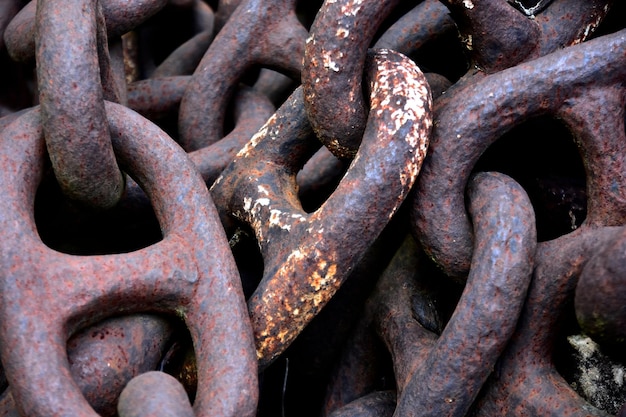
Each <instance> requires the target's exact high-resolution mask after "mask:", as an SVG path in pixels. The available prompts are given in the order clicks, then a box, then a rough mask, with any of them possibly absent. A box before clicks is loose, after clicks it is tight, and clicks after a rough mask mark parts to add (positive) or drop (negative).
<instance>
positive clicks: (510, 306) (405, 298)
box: [329, 173, 537, 416]
mask: <svg viewBox="0 0 626 417" xmlns="http://www.w3.org/2000/svg"><path fill="white" fill-rule="evenodd" d="M468 193H469V200H470V208H469V210H470V212H471V215H472V220H473V224H474V229H475V233H476V243H475V245H476V246H475V251H474V257H473V260H472V262H473V266H474V268H472V270H471V273H470V276H469V277H468V281H467V285H466V286H465V289H464V291H463V294H462V295H461V297H460V299H459V302H458V304H457V306H456V308H455V309H454V313H453V314H452V316H451V318H450V319H449V321H448V323H447V324H446V326H445V328H444V329H443V331H442V332H441V334H440V335H439V336H438V335H437V333H439V332H438V329H437V327H438V326H437V321H438V318H437V316H436V312H435V311H434V309H433V308H432V305H431V304H430V303H431V301H429V298H430V297H431V295H428V293H429V290H428V289H427V288H426V286H425V284H424V282H425V281H426V280H427V279H428V278H427V277H424V275H423V274H424V273H425V271H426V270H425V269H424V268H423V267H420V264H422V263H423V262H424V261H425V259H424V258H423V257H420V254H419V248H418V246H417V245H416V244H415V242H414V241H413V239H412V238H411V237H410V236H409V237H407V238H405V242H404V243H403V245H402V247H401V248H400V249H399V250H398V252H397V253H396V256H395V257H394V259H393V260H392V261H391V263H390V264H389V266H388V267H387V269H386V271H385V273H384V274H383V275H382V276H381V279H380V280H379V282H378V284H377V289H376V290H375V291H374V292H373V295H372V297H371V299H370V300H369V302H368V317H369V320H371V321H372V322H373V326H374V327H375V329H376V331H377V332H378V334H379V335H380V336H381V338H382V339H383V340H384V341H385V344H386V346H387V348H388V349H389V351H390V353H391V357H392V362H393V367H394V375H395V378H396V390H397V391H398V394H397V401H398V404H397V406H396V408H395V412H394V415H402V416H405V415H407V416H412V415H424V416H427V415H433V416H435V415H436V416H442V415H446V416H462V415H466V413H467V411H468V410H469V409H470V406H471V405H472V403H473V401H474V399H475V398H476V396H477V395H478V393H479V390H480V388H481V387H482V385H483V383H484V381H485V380H486V379H487V377H488V376H489V374H490V373H491V370H492V368H493V366H494V365H495V364H496V361H497V359H498V357H499V355H500V353H501V352H502V351H503V350H504V348H505V346H506V344H507V342H508V340H509V338H510V336H511V335H512V334H513V331H514V330H515V325H516V322H517V318H518V317H519V314H520V312H521V310H522V305H523V300H524V295H525V293H526V290H527V288H528V285H529V282H530V277H531V273H532V267H533V257H534V250H535V246H536V242H537V239H536V230H535V222H534V213H533V210H532V206H531V204H530V201H529V199H528V196H527V195H526V193H525V192H524V190H523V189H522V188H521V187H520V186H519V185H518V184H517V183H515V182H514V181H512V180H511V179H510V178H508V177H507V176H505V175H503V174H497V173H481V174H478V175H477V176H476V177H475V178H474V179H473V180H472V182H471V183H470V189H469V191H468ZM366 326H367V325H366ZM435 332H437V333H435ZM353 369H354V368H353ZM357 369H358V368H357ZM346 371H350V369H349V368H346ZM346 378H350V376H349V373H348V374H346V375H344V376H343V377H342V378H341V379H340V380H339V381H342V382H344V383H345V381H346ZM424 381H428V382H427V383H424ZM336 388H337V389H338V390H342V389H343V388H342V387H341V386H337V387H336ZM339 392H340V391H339ZM329 394H330V395H331V396H333V395H336V393H333V392H332V391H331V392H330V393H329ZM355 394H357V393H353V394H351V395H355ZM352 402H353V401H350V402H349V404H350V403H352ZM335 404H336V405H337V402H336V401H335ZM336 405H335V406H336ZM342 408H343V407H342ZM331 415H334V413H332V414H331Z"/></svg>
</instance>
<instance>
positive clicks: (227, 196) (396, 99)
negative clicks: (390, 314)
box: [211, 50, 431, 368]
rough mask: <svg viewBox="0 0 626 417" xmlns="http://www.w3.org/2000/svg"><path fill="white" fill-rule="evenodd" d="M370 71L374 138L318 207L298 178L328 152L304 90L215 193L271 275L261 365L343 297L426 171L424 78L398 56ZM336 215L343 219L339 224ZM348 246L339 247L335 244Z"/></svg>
mask: <svg viewBox="0 0 626 417" xmlns="http://www.w3.org/2000/svg"><path fill="white" fill-rule="evenodd" d="M369 65H370V67H369V68H370V69H369V70H370V71H371V72H370V73H369V83H370V94H371V97H370V102H371V110H370V118H369V120H368V129H367V130H366V132H367V133H366V135H365V137H364V140H363V144H362V145H361V148H360V151H359V153H358V154H357V157H356V158H355V161H354V162H353V163H352V165H351V166H350V168H349V169H348V171H347V173H346V175H345V176H344V178H343V179H342V181H341V183H340V184H339V185H338V186H337V189H336V190H335V192H334V193H333V194H332V195H331V196H330V197H329V198H328V199H327V200H326V201H325V202H324V203H323V204H322V206H321V207H320V208H319V209H317V210H316V211H315V212H313V213H306V212H304V211H303V210H302V208H301V206H300V204H299V201H298V200H297V195H296V189H295V176H296V173H297V172H298V171H299V169H300V168H301V167H302V165H303V164H304V162H305V161H306V160H307V159H308V158H309V157H310V156H311V154H312V153H313V152H315V150H317V148H318V147H319V146H320V145H319V142H317V141H312V140H310V138H309V137H310V135H311V127H310V125H309V123H308V119H307V117H306V114H305V113H304V109H303V102H302V99H303V98H302V91H301V89H297V90H296V92H294V94H292V96H291V97H290V98H289V100H288V101H287V102H286V103H285V104H284V105H283V106H282V107H281V108H280V109H279V110H278V111H277V113H276V114H275V115H274V116H272V118H271V119H270V120H268V122H267V124H266V125H265V126H264V127H263V128H262V129H261V130H260V131H259V132H258V133H257V134H256V135H255V136H254V137H253V138H252V140H251V141H250V142H249V143H248V144H247V145H246V146H245V147H244V148H243V149H242V150H241V151H240V152H239V154H238V155H237V157H236V159H235V160H234V161H233V163H232V164H231V165H230V166H229V167H227V168H226V169H225V170H224V172H223V174H222V176H220V178H218V180H217V181H216V182H215V184H214V185H213V187H212V189H211V192H212V195H213V198H214V200H215V202H216V205H217V206H218V208H219V209H220V212H221V213H222V218H223V221H224V222H225V223H226V224H228V223H229V222H232V220H230V221H229V220H228V217H230V216H234V217H235V218H238V219H240V220H242V221H244V222H246V223H247V224H249V225H250V226H251V227H252V229H253V230H254V233H255V235H256V238H257V241H258V244H259V246H260V248H261V252H262V254H263V258H264V262H265V265H264V278H263V279H262V281H261V283H260V284H259V286H258V287H257V289H256V291H255V293H254V294H253V295H252V297H251V298H250V300H249V301H248V308H249V310H250V315H251V317H252V323H253V329H254V332H255V338H256V344H257V355H258V358H259V363H260V366H261V368H263V367H265V366H267V365H269V364H270V363H271V362H272V361H273V360H274V359H275V358H276V357H277V356H278V355H279V354H280V353H282V352H283V351H284V349H285V348H286V347H287V346H289V344H290V343H291V342H292V341H293V340H294V339H295V337H296V336H297V335H298V334H299V333H300V331H301V330H302V329H303V328H304V327H305V326H306V325H307V324H308V323H309V321H310V320H311V319H312V318H313V317H314V316H315V315H316V314H317V313H318V312H319V310H320V309H321V308H322V307H323V306H324V305H325V304H326V303H327V302H328V300H329V299H330V298H331V297H332V296H333V295H334V294H335V292H336V291H337V289H338V288H339V287H340V286H341V284H342V283H343V281H344V280H345V278H346V277H347V273H348V272H349V271H350V269H351V268H352V267H353V266H354V265H355V264H356V262H357V261H358V260H359V258H360V257H361V256H362V254H363V251H364V250H365V249H366V248H367V247H368V246H369V245H370V244H371V243H372V241H373V240H374V239H375V238H376V236H378V234H379V233H380V231H381V230H382V228H383V227H384V225H385V224H386V223H387V221H388V220H389V219H390V218H391V217H392V216H393V214H394V213H395V211H396V210H397V209H398V207H399V206H400V204H401V203H402V201H403V200H404V198H405V196H406V193H407V192H408V190H409V189H410V187H411V185H412V183H413V181H414V180H415V177H416V176H417V174H418V172H419V169H420V166H421V162H422V158H423V156H424V154H425V151H426V147H427V143H428V142H427V139H426V138H427V137H428V133H429V131H430V128H431V124H430V102H431V97H430V92H429V91H428V86H427V84H426V82H425V79H424V78H423V75H422V74H421V72H420V71H419V69H418V68H417V67H416V66H415V65H414V64H412V63H411V61H409V60H408V59H406V58H403V57H402V56H401V55H400V54H397V53H393V52H390V51H384V50H383V51H380V52H378V53H377V54H373V55H372V56H371V57H370V63H369ZM383 178H384V181H383ZM373 196H376V199H373V198H372V197H373ZM373 210H375V211H376V212H378V213H386V215H379V216H376V218H372V217H370V216H368V215H367V213H368V212H370V211H373ZM327 213H329V214H327ZM330 213H342V216H341V220H339V218H337V217H336V214H335V216H331V215H330ZM354 233H358V235H353V234H354ZM346 235H348V236H350V235H353V236H355V237H357V236H358V239H355V240H354V241H353V242H352V243H351V244H350V245H346V243H345V239H343V238H341V237H342V236H343V237H345V236H346ZM342 241H343V242H344V243H342V244H341V246H342V248H341V249H340V248H339V247H337V246H336V245H337V244H339V242H342ZM275 300H281V303H280V304H277V303H276V301H275Z"/></svg>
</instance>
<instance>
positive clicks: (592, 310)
mask: <svg viewBox="0 0 626 417" xmlns="http://www.w3.org/2000/svg"><path fill="white" fill-rule="evenodd" d="M625 233H626V229H624V230H623V231H622V232H621V233H620V234H619V235H618V236H617V237H616V238H615V240H611V241H609V242H607V243H606V245H605V246H604V247H603V248H601V249H600V250H599V251H598V253H597V254H596V255H595V256H594V257H593V258H592V259H591V260H590V261H589V262H588V263H587V264H586V265H585V268H584V269H583V270H582V272H581V274H580V279H579V280H578V284H577V285H576V297H575V299H574V302H575V308H576V318H577V319H578V323H579V324H580V327H581V328H582V330H583V332H584V333H585V334H586V335H589V336H590V337H591V338H592V339H593V340H594V341H596V342H598V343H600V344H601V346H603V347H605V348H608V349H610V350H611V351H613V352H619V353H620V354H622V353H623V352H624V348H625V347H626V303H625V302H624V300H626V294H625V291H626V282H625V279H626V273H625V272H626V271H624V268H625V266H626V263H625V262H624V254H626V248H625V244H626V239H625V238H624V236H625Z"/></svg>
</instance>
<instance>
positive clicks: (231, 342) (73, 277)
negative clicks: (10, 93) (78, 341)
mask: <svg viewBox="0 0 626 417" xmlns="http://www.w3.org/2000/svg"><path fill="white" fill-rule="evenodd" d="M106 110H107V116H108V118H109V123H110V125H111V130H112V137H113V138H114V140H113V145H114V147H115V150H116V153H117V154H116V155H117V157H118V158H119V160H120V162H121V163H122V164H123V165H124V166H125V168H126V169H127V170H128V172H129V173H130V174H131V175H133V176H134V178H136V179H137V181H138V183H140V184H141V185H142V187H144V190H146V192H147V194H148V195H149V196H150V197H151V200H152V203H153V206H154V209H155V212H156V215H157V217H158V219H159V222H160V224H161V229H162V231H163V235H164V236H163V240H162V241H160V242H158V243H156V244H154V245H152V246H149V247H147V248H144V249H141V250H137V251H134V252H130V253H125V254H113V255H102V256H83V257H79V256H72V255H66V254H63V253H59V252H56V251H54V250H51V249H49V248H48V247H46V246H45V245H44V244H43V243H42V242H41V241H40V240H39V237H38V235H37V233H36V226H35V225H34V224H33V216H32V207H33V200H34V193H35V191H36V188H37V185H38V182H39V179H40V177H41V175H42V169H43V163H44V160H43V156H44V144H43V141H42V136H41V135H42V132H41V127H40V117H39V114H38V111H36V110H35V111H32V112H29V113H28V114H26V115H24V116H22V117H21V118H19V119H18V120H17V121H15V122H14V123H12V124H11V125H9V126H8V127H6V128H5V129H4V130H3V131H2V136H1V137H0V142H1V144H0V145H1V146H2V148H3V150H2V155H3V158H4V163H3V166H4V167H5V169H4V171H3V172H2V173H1V177H0V178H1V181H0V182H2V184H5V185H6V188H5V193H6V194H5V198H4V199H3V200H2V207H1V212H2V213H3V218H2V230H3V232H4V233H5V237H6V241H4V242H5V243H6V244H3V245H2V248H1V251H2V265H3V266H4V269H3V271H2V274H3V279H2V282H1V284H0V286H1V289H2V291H1V297H2V299H1V301H2V302H1V303H0V312H1V313H2V318H3V319H2V323H1V324H0V326H1V331H0V333H1V335H0V345H1V349H2V352H1V353H2V362H3V363H4V364H6V374H7V379H8V380H9V384H10V386H11V390H12V393H13V395H14V398H15V399H16V406H17V408H18V410H19V412H20V413H21V414H24V415H32V416H49V415H72V416H82V415H95V412H94V411H93V409H92V408H91V407H90V406H89V404H88V403H87V402H86V400H85V398H84V397H83V396H82V394H81V393H80V390H79V389H78V387H77V386H76V385H75V383H74V382H73V380H72V378H71V376H70V373H69V369H68V363H67V354H66V350H65V346H66V340H67V337H68V335H71V334H72V333H74V332H75V331H76V330H77V329H79V328H81V327H84V326H85V325H87V324H89V323H93V322H95V321H97V320H98V319H101V318H105V317H106V316H109V315H112V314H117V313H122V312H125V313H130V312H133V311H145V310H152V311H164V312H169V313H175V314H176V315H178V316H179V317H181V318H183V319H184V320H185V323H186V324H187V326H188V328H189V332H190V333H191V336H192V338H193V340H194V348H195V352H196V356H197V358H198V364H199V366H198V378H199V381H200V382H201V383H200V384H199V387H198V392H197V396H196V401H195V403H194V407H195V412H196V414H197V415H232V416H235V415H238V416H239V415H254V412H255V409H256V401H257V395H258V393H257V387H256V385H257V382H256V367H257V364H256V360H255V354H254V344H253V339H252V332H251V331H250V323H249V320H247V312H246V309H245V303H244V299H243V294H242V292H241V284H240V281H239V279H238V274H237V271H236V266H235V264H234V262H233V260H232V255H231V254H230V252H229V250H228V248H227V246H226V244H227V243H226V240H225V236H224V231H223V229H222V228H221V227H220V226H219V225H218V224H217V223H216V221H217V213H216V211H215V207H214V206H213V204H212V202H211V198H210V196H209V194H208V190H207V189H206V187H205V185H204V183H203V181H202V179H201V178H200V176H199V174H198V173H197V171H196V170H195V168H194V166H193V164H192V163H191V162H190V161H189V160H188V158H187V157H186V155H185V153H184V152H182V150H181V149H180V148H179V147H178V146H176V145H175V144H174V143H173V142H172V141H171V139H169V138H168V137H167V135H165V134H164V133H163V132H162V131H160V130H159V129H158V128H156V126H154V125H153V124H151V123H150V122H148V121H147V120H145V119H143V118H141V117H140V116H138V115H136V114H135V113H132V112H130V111H129V110H127V109H126V108H124V107H121V106H117V105H114V104H107V107H106ZM146 137H150V138H151V146H150V147H145V146H144V145H143V141H142V140H145V138H146ZM164 160H167V161H168V162H169V163H168V164H162V162H163V161H164ZM190 208H191V210H190ZM16 248H19V249H18V250H17V251H16ZM102 274H105V275H102ZM99 277H101V278H99ZM104 305H106V306H108V308H104V307H103V306H104Z"/></svg>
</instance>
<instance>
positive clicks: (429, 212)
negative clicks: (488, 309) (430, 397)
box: [413, 31, 626, 276]
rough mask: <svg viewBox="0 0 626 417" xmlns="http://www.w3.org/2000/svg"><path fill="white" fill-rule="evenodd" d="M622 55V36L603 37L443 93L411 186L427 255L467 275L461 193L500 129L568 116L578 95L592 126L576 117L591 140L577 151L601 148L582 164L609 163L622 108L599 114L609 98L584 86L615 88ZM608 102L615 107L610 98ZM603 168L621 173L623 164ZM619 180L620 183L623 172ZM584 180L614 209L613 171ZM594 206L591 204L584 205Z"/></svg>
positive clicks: (620, 137) (619, 136) (620, 139)
mask: <svg viewBox="0 0 626 417" xmlns="http://www.w3.org/2000/svg"><path fill="white" fill-rule="evenodd" d="M625 50H626V32H624V31H621V32H618V33H615V34H611V35H606V36H605V37H602V38H599V39H597V40H596V41H594V40H591V41H589V42H585V43H583V44H580V45H576V46H573V47H570V48H568V49H565V50H562V51H558V52H554V53H553V54H550V55H547V56H545V57H542V58H539V59H536V60H534V61H530V62H527V63H523V64H520V65H518V66H516V67H513V68H510V69H507V70H504V71H500V72H497V73H495V74H493V75H491V76H488V77H485V78H483V79H481V80H478V81H475V82H473V83H470V84H469V85H467V86H466V87H465V88H463V87H460V88H456V89H454V92H450V91H448V92H447V93H446V94H445V95H444V96H442V99H443V100H441V101H438V102H437V103H435V127H434V129H433V135H432V141H431V147H430V148H429V155H428V158H427V159H426V161H425V163H424V169H423V170H422V173H421V175H420V177H419V179H418V181H417V183H416V193H415V200H414V204H415V205H414V208H413V221H414V225H415V227H416V234H417V236H418V237H419V240H420V241H421V243H422V244H423V245H424V247H425V250H426V251H427V252H428V253H429V255H430V256H431V257H433V258H434V259H435V260H436V262H437V263H439V264H440V265H441V267H442V268H443V269H444V271H446V273H447V274H450V275H454V276H463V275H466V274H467V273H468V270H469V266H470V258H471V252H472V235H471V226H470V222H469V219H468V216H467V214H466V212H465V201H464V198H463V195H464V193H463V190H464V189H465V186H466V184H467V181H468V178H469V175H470V173H471V170H472V169H473V167H474V165H475V164H476V162H477V161H478V159H479V158H480V156H481V155H482V153H483V152H484V151H485V150H486V149H487V147H488V146H489V145H491V144H493V143H494V142H495V141H497V140H498V139H499V138H500V137H501V136H502V135H503V134H504V133H505V132H507V131H508V130H510V129H511V128H513V127H514V126H515V125H518V124H520V123H522V122H524V121H526V120H528V119H529V118H531V117H533V116H538V115H541V114H550V113H552V114H555V113H556V114H558V113H559V110H560V109H562V108H563V111H564V112H566V111H567V110H565V108H567V107H569V106H570V105H571V104H570V103H572V102H574V101H576V100H577V99H576V97H578V96H582V97H595V98H594V100H597V101H596V104H595V107H594V108H593V109H595V111H594V112H593V119H592V120H593V121H591V120H589V118H587V119H583V118H582V116H579V117H578V119H579V125H583V123H585V120H587V121H588V122H589V123H590V124H589V125H588V126H587V127H586V128H585V134H581V135H579V140H581V141H585V142H588V143H589V142H590V141H593V142H594V144H593V145H592V144H589V145H584V146H582V149H583V150H584V149H587V148H594V149H604V150H603V151H601V152H598V151H595V152H593V153H591V152H590V153H588V154H586V155H583V159H586V160H587V162H586V163H587V164H589V165H593V166H598V165H602V166H606V160H605V159H603V160H601V161H594V158H610V155H611V152H612V151H609V149H621V148H623V146H624V143H626V140H625V139H624V129H623V114H622V111H623V110H622V109H623V107H622V108H619V109H618V108H617V107H612V106H608V108H609V109H611V110H610V111H604V110H603V111H602V112H599V111H598V110H600V109H605V107H604V104H602V105H600V104H599V102H600V101H601V102H604V100H609V97H613V96H602V95H599V96H594V95H593V94H591V96H588V95H587V94H586V93H587V91H589V89H595V88H601V87H602V86H611V85H614V86H617V85H619V83H621V80H623V78H624V76H625V75H626V65H625V62H626V54H625V53H624V51H625ZM592 86H593V87H592ZM616 88H617V87H616ZM581 100H582V101H584V99H581ZM610 100H611V102H613V103H614V101H613V100H614V99H613V98H611V99H610ZM587 108H588V107H587ZM590 110H591V109H590ZM587 117H590V116H587ZM599 120H602V122H601V123H600V122H598V121H599ZM603 124H606V125H607V126H622V127H621V128H620V129H613V128H609V129H613V130H612V131H611V133H610V135H609V136H604V135H597V132H599V131H603V130H602V127H601V126H602V125H603ZM576 132H580V130H577V131H574V133H575V134H576ZM451 145H454V146H451ZM621 154H623V151H620V155H621ZM609 166H615V168H616V169H618V170H620V169H623V164H622V163H619V164H617V165H615V164H613V163H610V164H609ZM619 178H624V172H623V171H621V172H620V177H619ZM587 181H588V185H587V186H588V189H590V190H597V191H594V192H596V193H597V194H598V196H600V195H606V196H607V197H605V198H604V200H605V202H606V204H609V205H608V206H604V208H603V210H609V211H611V210H614V209H615V208H618V205H613V204H610V202H611V201H612V200H613V201H614V200H615V198H614V197H609V196H608V195H609V194H614V193H618V194H619V193H620V190H623V188H617V189H616V188H614V187H612V186H611V185H610V184H612V182H613V181H615V177H614V174H609V175H607V176H606V177H605V173H604V172H597V173H596V174H595V175H592V176H590V177H589V178H588V179H587ZM598 198H600V197H598ZM622 199H623V198H622V197H619V198H617V200H618V201H621V200H622ZM593 200H596V199H595V198H594V199H593ZM620 204H621V203H620ZM599 206H602V205H601V204H600V205H599ZM593 207H594V206H593V203H590V207H589V208H590V209H592V208H593ZM591 211H592V212H591V213H590V214H589V216H590V218H593V217H594V214H593V210H591Z"/></svg>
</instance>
